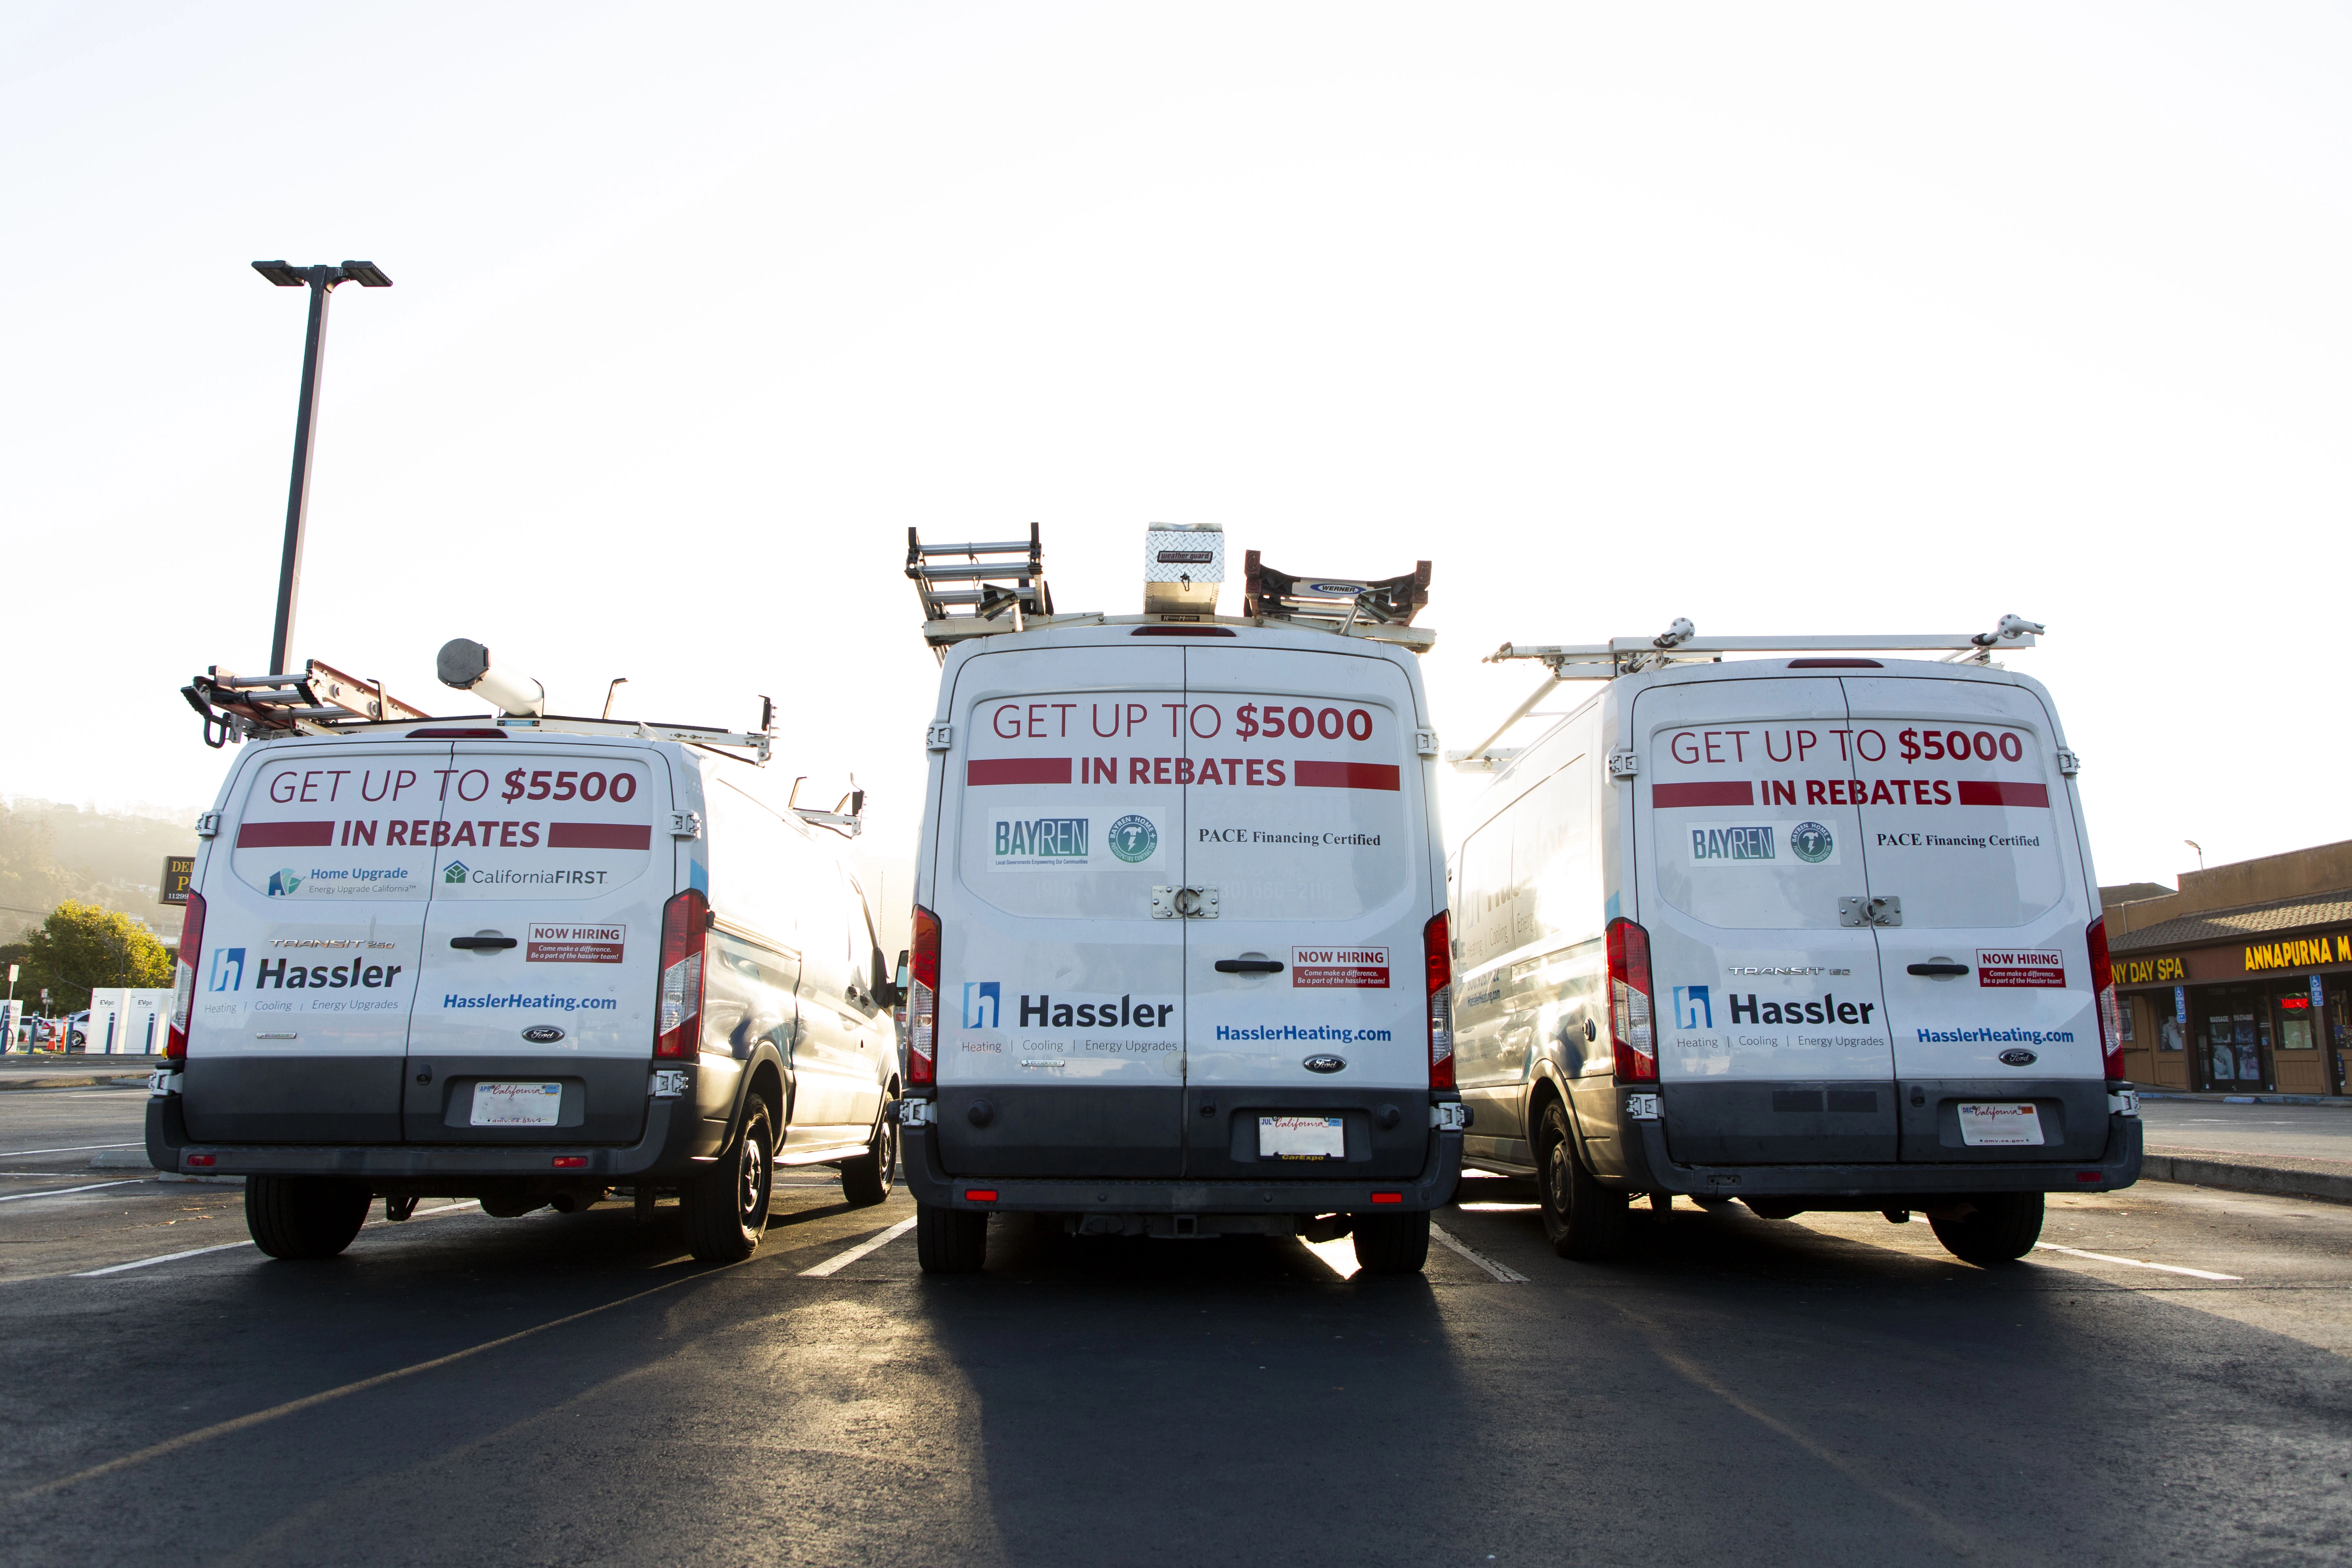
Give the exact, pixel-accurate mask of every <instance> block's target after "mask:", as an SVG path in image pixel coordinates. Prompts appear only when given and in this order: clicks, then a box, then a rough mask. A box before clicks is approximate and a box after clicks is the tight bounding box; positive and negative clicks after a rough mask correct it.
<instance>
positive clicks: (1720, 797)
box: [1650, 779, 1756, 809]
mask: <svg viewBox="0 0 2352 1568" xmlns="http://www.w3.org/2000/svg"><path fill="white" fill-rule="evenodd" d="M1650 804H1651V805H1653V806H1656V807H1659V808H1662V809H1663V808H1664V807H1666V806H1670V805H1755V804H1756V786H1755V785H1754V784H1750V783H1749V782H1748V780H1746V779H1718V780H1716V781H1714V782H1712V783H1708V784H1652V785H1651V786H1650Z"/></svg>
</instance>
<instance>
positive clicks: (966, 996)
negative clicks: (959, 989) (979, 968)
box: [963, 980, 1004, 1029]
mask: <svg viewBox="0 0 2352 1568" xmlns="http://www.w3.org/2000/svg"><path fill="white" fill-rule="evenodd" d="M1003 1009H1004V994H1003V986H1002V985H1001V984H999V983H998V982H996V981H993V980H967V981H965V982H964V985H963V1026H964V1027H965V1028H967V1029H1001V1028H1003V1026H1004V1011H1003ZM983 1012H985V1013H986V1014H987V1015H988V1016H987V1017H986V1019H985V1020H983V1019H982V1016H981V1015H982V1013H983Z"/></svg>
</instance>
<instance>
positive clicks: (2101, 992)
mask: <svg viewBox="0 0 2352 1568" xmlns="http://www.w3.org/2000/svg"><path fill="white" fill-rule="evenodd" d="M2088 935H2089V937H2090V939H2091V991H2092V993H2093V994H2094V995H2095V997H2096V998H2097V1000H2098V1005H2099V1049H2100V1051H2101V1053H2102V1054H2103V1055H2105V1058H2106V1059H2107V1081H2108V1082H2109V1083H2120V1082H2122V1081H2123V1076H2124V1016H2123V1007H2122V1005H2121V1004H2120V1003H2118V1002H2117V1001H2116V966H2115V964H2114V963H2113V962H2112V961H2110V960H2109V959H2108V957H2107V917H2106V916H2105V915H2101V916H2100V917H2099V918H2098V919H2097V920H2095V921H2092V922H2091V929H2090V931H2089V932H2088Z"/></svg>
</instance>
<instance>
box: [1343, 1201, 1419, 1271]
mask: <svg viewBox="0 0 2352 1568" xmlns="http://www.w3.org/2000/svg"><path fill="white" fill-rule="evenodd" d="M1355 1218H1356V1232H1355V1234H1356V1267H1357V1268H1361V1269H1362V1270H1363V1271H1364V1272H1365V1273H1367V1274H1418V1273H1420V1272H1421V1270H1422V1267H1423V1265H1424V1264H1426V1263H1427V1262H1428V1261H1429V1211H1428V1210H1427V1209H1420V1210H1416V1211H1415V1212H1413V1213H1412V1214H1360V1215H1356V1216H1355Z"/></svg>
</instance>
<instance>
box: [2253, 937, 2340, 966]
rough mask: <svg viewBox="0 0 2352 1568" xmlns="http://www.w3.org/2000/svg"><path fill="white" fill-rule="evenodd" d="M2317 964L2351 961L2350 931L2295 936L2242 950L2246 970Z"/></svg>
mask: <svg viewBox="0 0 2352 1568" xmlns="http://www.w3.org/2000/svg"><path fill="white" fill-rule="evenodd" d="M2320 963H2352V933H2347V934H2341V935H2337V936H2332V937H2329V936H2314V937H2298V938H2296V939H2295V940H2294V941H2293V942H2263V943H2262V944H2260V945H2258V946H2254V947H2250V948H2248V949H2246V973H2249V974H2259V973H2262V972H2263V971H2264V970H2266V969H2308V968H2310V967H2312V966H2313V965H2315V964H2320Z"/></svg>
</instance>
